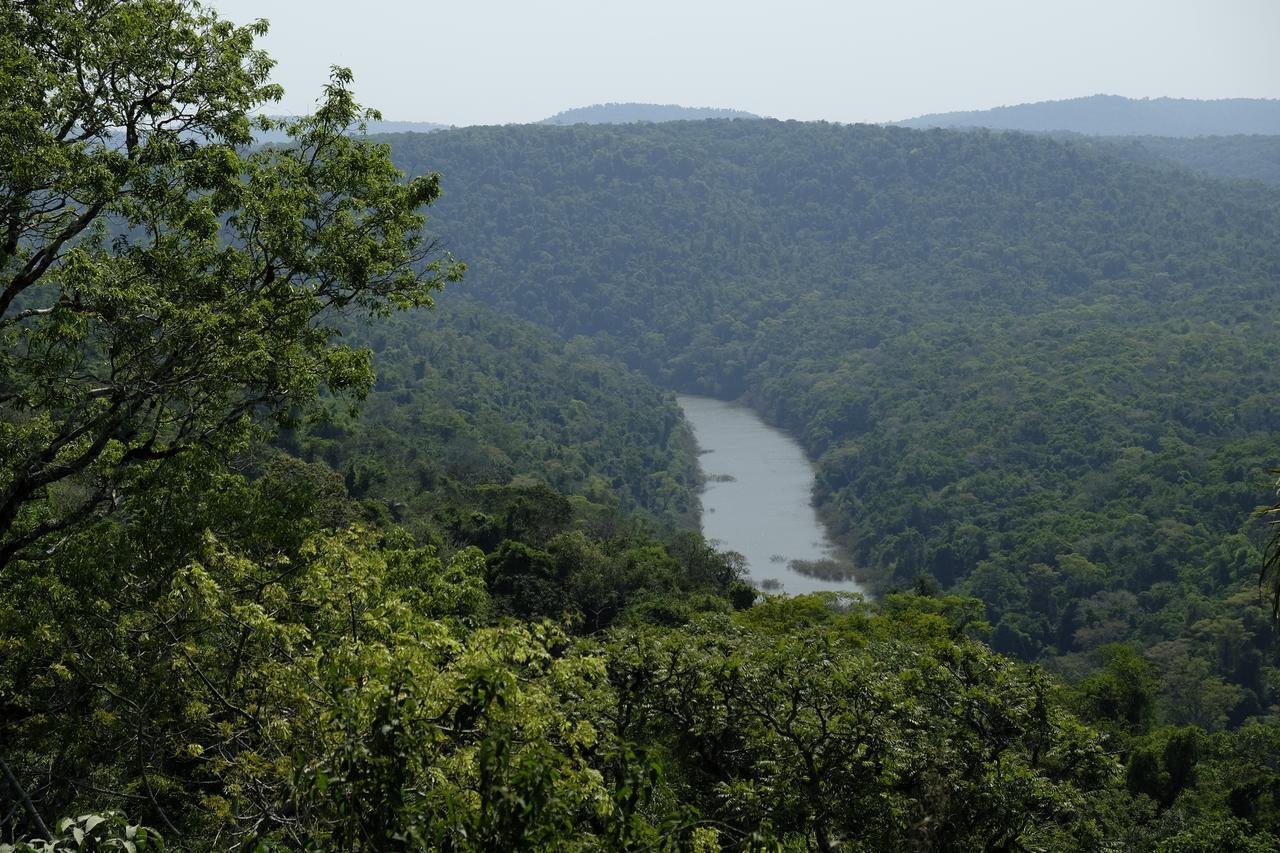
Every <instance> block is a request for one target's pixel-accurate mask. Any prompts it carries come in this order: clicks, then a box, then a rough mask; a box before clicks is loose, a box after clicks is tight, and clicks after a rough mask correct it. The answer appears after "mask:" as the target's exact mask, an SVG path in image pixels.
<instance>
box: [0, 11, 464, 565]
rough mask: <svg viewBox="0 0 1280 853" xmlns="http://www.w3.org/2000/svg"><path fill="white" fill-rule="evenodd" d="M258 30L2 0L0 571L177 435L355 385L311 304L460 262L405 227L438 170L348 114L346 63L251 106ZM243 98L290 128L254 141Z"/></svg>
mask: <svg viewBox="0 0 1280 853" xmlns="http://www.w3.org/2000/svg"><path fill="white" fill-rule="evenodd" d="M265 30H266V23H265V22H262V21H259V22H257V23H255V24H252V25H250V26H247V27H237V26H233V25H232V24H230V23H228V22H226V21H222V20H219V19H218V18H217V15H216V14H215V13H214V12H212V11H209V10H206V9H203V8H202V7H201V6H199V5H198V4H197V3H194V2H192V0H31V2H23V3H15V2H10V0H6V2H5V3H3V4H0V69H3V70H0V98H3V102H4V103H5V105H6V107H5V109H4V110H3V111H2V113H0V288H2V290H0V577H3V575H4V573H5V572H6V571H7V570H8V569H9V567H10V566H11V565H12V564H13V562H14V561H15V560H16V559H19V558H22V559H31V558H35V557H38V556H47V554H48V553H49V552H50V550H51V549H53V548H56V547H57V541H56V540H54V539H53V537H54V535H55V534H65V533H66V532H67V531H69V530H71V529H73V528H75V527H76V526H77V525H80V524H82V523H84V522H85V521H87V520H90V519H93V518H95V517H100V516H101V515H103V514H105V513H107V512H109V511H110V510H111V509H112V507H113V506H114V505H116V504H117V503H118V502H119V500H120V496H121V494H123V493H124V492H126V491H127V490H129V489H130V488H136V487H138V486H139V485H140V484H141V483H143V482H145V481H146V480H147V479H148V478H149V477H150V476H153V475H154V474H155V472H156V471H157V470H158V469H159V468H161V467H162V466H163V464H164V462H165V460H167V459H171V458H172V457H173V456H175V455H177V454H179V453H182V452H184V451H185V450H187V449H188V448H191V447H195V446H201V447H211V448H214V449H218V450H226V449H229V448H232V447H234V446H236V444H237V442H239V441H241V440H243V438H244V437H245V436H246V434H247V433H248V430H249V429H250V427H251V425H252V424H253V423H255V422H261V421H262V420H264V419H267V418H276V419H281V420H283V419H288V418H289V417H290V416H292V415H296V414H297V413H298V412H299V411H300V409H301V408H302V407H305V406H307V405H308V404H309V403H311V402H313V401H314V400H315V399H316V396H317V394H318V393H319V392H320V391H321V390H322V389H325V388H327V389H329V390H331V391H334V392H350V393H354V394H356V395H359V394H361V393H362V392H364V391H365V390H366V389H367V388H368V386H369V383H370V381H371V377H372V373H371V370H370V367H369V360H368V357H367V354H366V353H364V352H361V351H356V350H354V349H352V348H350V347H348V346H344V345H342V344H341V342H340V341H337V340H336V332H335V331H334V330H333V329H332V328H330V327H328V326H326V325H325V324H324V321H323V317H324V316H325V315H326V313H328V312H336V311H341V310H343V309H361V310H364V311H369V312H373V313H386V312H388V311H390V310H391V309H393V308H404V307H411V306H418V305H428V304H430V302H431V297H430V294H431V292H432V291H434V290H437V289H439V288H440V287H442V286H443V285H444V283H445V282H447V281H453V280H456V279H457V278H458V277H459V275H460V274H461V271H462V267H461V265H460V264H457V263H455V262H454V261H453V260H452V258H450V257H449V256H448V255H447V254H446V253H443V252H442V251H440V250H439V249H438V248H437V247H435V246H434V245H432V244H426V243H424V242H423V241H422V238H421V229H422V226H423V223H424V219H423V217H422V216H421V215H419V213H418V212H417V211H418V209H419V208H420V207H421V206H423V205H426V204H429V203H430V202H432V201H433V200H435V199H436V198H437V197H438V195H439V193H440V183H439V176H438V175H437V174H434V173H432V174H428V175H425V176H421V177H417V178H414V179H412V180H407V181H405V180H402V175H401V174H400V173H399V172H398V171H397V170H396V169H395V168H394V167H393V166H392V164H391V161H390V157H389V153H388V151H387V149H386V148H385V146H379V145H374V144H372V143H370V142H369V141H368V140H367V139H364V138H362V137H359V136H356V137H352V136H349V135H348V131H349V130H350V129H352V127H353V126H356V127H362V126H363V125H362V122H363V121H364V120H365V119H368V118H373V117H376V113H373V112H372V111H364V110H362V109H361V108H360V107H359V106H358V105H357V104H356V102H355V100H354V98H353V97H352V94H351V91H350V88H349V87H350V83H351V74H350V72H349V71H347V70H345V69H340V68H335V69H334V71H333V75H332V79H331V82H330V84H329V85H328V86H327V87H326V88H325V91H324V96H323V98H322V99H321V101H320V103H319V106H318V109H317V111H316V113H315V115H314V116H311V117H308V118H304V119H301V120H296V121H288V122H271V121H267V120H264V119H252V118H251V116H250V113H251V111H252V110H254V109H255V108H257V107H259V106H261V105H263V104H266V103H270V102H272V101H275V100H278V99H279V97H280V95H281V89H280V87H278V86H276V85H274V84H272V83H270V82H269V77H268V75H269V73H270V70H271V67H272V61H271V60H270V59H269V58H268V57H267V56H266V55H265V54H264V53H262V52H261V51H258V50H255V49H254V47H253V40H254V38H255V37H256V36H260V35H262V34H263V33H264V32H265ZM255 122H256V123H257V124H258V125H259V126H260V127H262V128H268V127H274V128H279V129H283V130H285V131H286V132H287V133H288V136H289V139H290V142H289V143H288V144H287V145H283V146H274V147H269V148H261V149H258V150H254V151H247V146H248V145H249V144H250V143H251V142H252V134H251V131H252V128H253V125H254V123H255ZM51 543H52V544H51Z"/></svg>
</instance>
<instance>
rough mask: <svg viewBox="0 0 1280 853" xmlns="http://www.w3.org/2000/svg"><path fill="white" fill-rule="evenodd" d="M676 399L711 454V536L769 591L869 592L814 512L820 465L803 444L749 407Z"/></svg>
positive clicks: (705, 528)
mask: <svg viewBox="0 0 1280 853" xmlns="http://www.w3.org/2000/svg"><path fill="white" fill-rule="evenodd" d="M676 399H677V400H678V401H679V403H680V407H681V408H682V409H684V414H685V417H686V418H688V420H689V423H690V424H691V425H692V426H693V432H694V436H695V437H696V438H697V440H698V446H699V447H700V448H701V449H702V451H703V453H702V455H701V456H700V457H699V461H700V462H701V465H702V474H703V477H704V478H705V479H706V482H707V485H706V489H705V490H704V491H703V493H702V533H703V535H704V536H706V537H707V538H708V539H712V540H716V541H717V542H718V544H719V546H720V547H722V548H726V549H729V550H732V551H737V552H738V553H740V554H742V556H743V557H745V558H746V560H747V567H748V569H749V570H750V572H751V578H752V580H753V581H754V582H755V584H756V585H757V586H758V587H760V588H761V589H764V590H765V591H771V592H778V591H785V592H788V593H791V594H792V595H797V594H800V593H806V592H815V591H818V590H846V591H848V590H854V591H861V587H860V586H859V585H858V583H857V581H856V580H854V579H853V577H852V572H851V567H850V565H849V562H848V561H847V559H844V557H843V555H842V554H841V553H840V552H839V550H838V549H837V548H836V547H835V546H834V545H833V544H832V543H831V541H830V540H829V539H828V538H827V533H826V530H824V529H823V527H822V524H821V523H820V522H819V520H818V516H817V513H816V512H815V511H814V508H813V504H812V502H811V501H812V488H813V466H812V465H810V464H809V460H808V459H806V458H805V455H804V452H803V451H802V450H801V449H800V445H798V444H797V443H796V442H795V441H794V440H793V439H792V438H791V437H790V436H788V435H787V434H786V433H784V432H782V431H781V430H776V429H773V428H772V427H770V426H768V425H767V424H765V423H764V421H762V420H760V418H759V417H757V416H756V414H755V413H754V412H752V411H751V410H750V409H748V408H745V407H743V406H739V405H736V404H733V403H726V402H724V401H723V400H713V399H711V398H709V397H696V396H692V395H680V396H678V397H677V398H676Z"/></svg>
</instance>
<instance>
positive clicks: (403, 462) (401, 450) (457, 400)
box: [279, 300, 698, 537]
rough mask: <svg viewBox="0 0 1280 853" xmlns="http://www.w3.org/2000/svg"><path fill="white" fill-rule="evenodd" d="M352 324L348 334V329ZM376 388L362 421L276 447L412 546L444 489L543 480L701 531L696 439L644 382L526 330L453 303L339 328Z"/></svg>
mask: <svg viewBox="0 0 1280 853" xmlns="http://www.w3.org/2000/svg"><path fill="white" fill-rule="evenodd" d="M353 325H354V324H353ZM345 337H346V340H347V341H348V343H350V344H351V345H353V346H361V345H364V346H367V347H369V348H370V349H371V350H372V352H373V357H374V358H375V359H376V360H377V365H378V379H377V382H376V383H375V384H374V386H373V388H372V390H371V392H370V394H369V396H368V398H367V399H366V400H365V401H364V403H363V405H362V406H361V411H360V415H359V417H358V418H356V417H353V416H351V415H349V414H346V413H344V412H343V411H341V410H337V407H336V406H335V407H334V408H335V411H333V413H332V417H330V418H329V419H327V420H326V421H325V422H323V423H319V424H315V425H311V426H308V427H306V428H302V429H299V430H297V431H294V432H290V433H287V434H285V435H284V436H283V437H282V439H281V441H280V442H279V444H280V446H282V447H284V448H286V449H288V450H289V451H290V452H292V453H295V454H297V455H299V456H302V457H303V458H305V459H308V460H313V461H319V460H323V461H325V462H327V463H328V464H330V465H332V466H333V467H334V468H336V469H337V470H339V471H341V472H343V475H344V477H345V478H346V482H347V487H348V489H349V490H350V491H351V493H352V494H353V495H355V496H356V497H358V498H361V499H366V500H375V501H378V502H380V503H383V504H385V505H387V506H388V508H389V510H390V512H391V515H392V516H393V517H394V518H395V519H396V520H397V521H399V522H400V523H403V524H405V525H406V526H407V527H408V528H409V529H410V530H411V531H413V532H414V534H415V535H418V536H422V537H429V536H431V535H432V532H431V531H430V529H429V527H428V526H426V525H425V524H424V522H425V521H427V520H428V519H429V518H431V517H432V516H433V515H435V514H437V510H438V507H436V506H434V504H436V503H438V501H437V500H436V498H435V497H434V495H435V494H436V493H437V492H438V491H441V490H443V489H444V488H445V486H446V483H449V482H452V483H454V484H456V486H457V487H459V488H464V489H465V488H467V487H471V486H478V485H481V484H485V483H498V484H508V483H511V482H513V481H517V482H525V483H528V482H532V481H538V482H542V483H545V484H547V485H548V486H550V487H551V488H552V489H554V490H555V491H557V492H562V493H566V494H574V495H579V496H581V497H583V498H585V499H586V500H587V501H589V502H591V503H592V504H596V505H598V506H601V507H611V508H614V509H617V510H621V511H623V512H626V513H639V514H644V515H646V516H648V517H650V518H652V519H654V520H655V521H657V522H659V523H661V524H665V525H674V526H680V527H691V526H693V525H694V524H695V523H696V513H695V511H696V508H697V501H696V498H695V497H694V495H693V491H694V489H695V488H696V486H697V483H698V474H697V467H696V461H695V457H694V454H693V439H692V437H691V436H690V434H689V431H688V427H687V426H686V425H685V424H684V421H683V420H682V418H681V417H680V411H679V409H678V407H677V406H676V404H675V401H674V400H673V399H671V396H670V395H669V394H665V393H664V392H662V391H660V390H659V389H657V388H655V387H653V386H652V385H651V384H650V383H649V382H647V381H646V380H645V379H643V378H642V377H640V376H638V375H636V374H634V373H631V372H629V371H626V370H623V369H620V368H619V367H617V366H616V365H613V364H609V363H607V362H605V361H603V360H601V359H599V358H596V357H594V356H591V355H589V354H587V353H584V352H582V351H581V350H580V348H575V347H572V346H570V347H566V346H565V345H564V344H563V342H560V341H558V340H556V339H555V338H554V337H553V336H552V335H550V334H548V333H547V332H546V331H545V330H542V329H540V328H538V327H536V326H534V325H532V324H530V323H527V322H521V321H519V320H516V319H514V318H510V317H505V316H503V315H501V314H498V313H497V312H494V311H492V310H491V309H487V308H485V307H484V306H482V305H478V304H476V303H473V302H466V301H459V300H453V301H450V302H449V304H447V305H440V306H439V307H437V308H436V309H435V310H433V311H431V312H430V313H429V314H428V313H427V312H406V313H404V314H402V315H399V316H396V317H392V318H388V319H386V320H382V321H379V322H378V323H377V324H376V325H373V326H369V325H366V324H360V325H358V326H355V327H354V328H349V329H347V330H346V335H345Z"/></svg>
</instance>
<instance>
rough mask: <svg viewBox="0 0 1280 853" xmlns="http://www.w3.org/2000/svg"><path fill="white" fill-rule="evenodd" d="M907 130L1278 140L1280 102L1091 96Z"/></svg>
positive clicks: (940, 117)
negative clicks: (978, 129) (984, 129)
mask: <svg viewBox="0 0 1280 853" xmlns="http://www.w3.org/2000/svg"><path fill="white" fill-rule="evenodd" d="M898 124H899V125H901V126H903V127H914V128H930V127H954V128H973V127H988V128H991V129H993V130H1029V131H1039V132H1045V131H1055V130H1072V131H1075V132H1077V133H1090V134H1099V135H1103V136H1187V137H1194V136H1221V135H1230V134H1237V133H1239V134H1267V135H1274V134H1280V101H1277V100H1268V99H1264V98H1220V99H1217V100H1194V99H1190V98H1123V97H1120V96H1119V95H1090V96H1089V97H1086V98H1069V99H1067V100H1062V101H1040V102H1038V103H1034V104H1016V105H1013V106H1004V107H995V108H994V109H990V110H973V111H964V112H953V113H935V114H933V115H925V116H920V117H918V118H912V119H906V120H905V121H900V122H898Z"/></svg>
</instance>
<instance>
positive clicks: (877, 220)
mask: <svg viewBox="0 0 1280 853" xmlns="http://www.w3.org/2000/svg"><path fill="white" fill-rule="evenodd" d="M392 141H393V149H394V155H395V157H396V158H397V159H398V161H399V163H400V164H401V166H402V167H404V168H406V169H407V170H408V171H410V172H415V171H422V170H423V169H424V168H426V167H427V166H428V165H429V166H430V167H431V168H433V169H441V170H443V171H445V172H446V173H447V174H448V175H449V176H450V178H449V182H448V186H447V193H446V197H445V199H444V200H443V201H442V202H441V203H440V205H439V210H438V213H437V215H436V217H435V219H434V220H433V224H434V226H435V228H436V229H437V231H438V233H439V234H440V235H441V237H442V238H443V239H445V240H446V241H447V243H448V245H450V246H451V247H453V248H454V250H455V251H456V252H457V253H458V254H459V256H460V257H463V258H465V259H466V260H467V261H468V262H469V263H470V264H471V272H470V274H469V289H470V290H471V292H472V293H475V294H479V295H481V296H482V297H483V298H485V299H487V300H489V301H491V302H493V303H494V304H496V305H499V306H501V307H503V308H505V309H507V310H510V311H513V312H517V313H520V314H522V315H523V316H526V317H529V318H531V319H534V320H536V321H538V322H540V323H542V324H544V325H547V326H549V327H551V328H553V329H555V330H557V331H559V332H561V333H563V334H566V335H590V336H593V339H594V340H595V342H596V346H597V347H598V348H599V349H600V350H601V351H603V352H606V353H608V354H610V355H612V356H615V357H618V358H621V359H624V360H625V361H626V362H627V363H628V364H630V365H632V366H634V367H638V368H640V369H642V370H644V371H646V372H647V373H648V374H649V375H650V376H652V377H654V378H655V379H656V380H658V381H659V382H661V383H663V384H665V385H667V386H669V387H673V388H677V389H681V390H690V391H698V392H701V393H708V394H713V395H719V396H723V397H743V396H745V397H746V398H747V399H749V400H750V401H751V402H752V403H753V404H754V405H755V406H756V407H757V408H758V409H759V410H760V411H762V412H763V413H764V414H765V415H766V416H767V417H768V418H769V419H771V420H772V421H774V422H775V423H778V424H780V425H782V426H785V427H787V428H788V429H790V430H792V431H793V432H795V433H796V434H797V435H798V436H800V437H801V439H802V441H803V442H804V444H805V446H806V447H807V449H808V450H809V452H810V453H811V454H812V455H813V456H814V457H815V458H816V459H817V460H818V461H819V496H820V498H821V503H822V507H823V509H824V511H825V512H826V513H827V515H828V517H829V518H830V519H831V520H832V522H833V524H834V525H835V527H836V529H837V530H838V531H839V532H840V533H841V534H842V535H843V537H844V538H845V539H846V541H847V542H849V543H850V544H851V545H852V547H853V549H854V552H855V554H856V555H857V557H858V558H859V559H860V561H861V562H862V565H863V566H864V568H865V569H866V570H867V571H868V572H870V573H871V574H872V575H873V576H876V577H878V578H879V579H880V581H881V583H882V585H886V586H888V585H894V584H903V583H909V582H913V581H914V579H916V578H918V577H920V576H927V577H932V578H933V579H935V580H936V581H938V582H939V583H941V584H942V585H943V586H945V587H948V588H955V589H961V590H965V591H970V592H973V593H975V594H978V595H981V596H982V597H983V598H984V600H985V601H986V602H987V604H988V607H989V608H990V615H991V617H992V619H993V621H994V622H995V623H997V630H996V635H995V638H994V642H995V644H996V646H997V648H1000V649H1003V650H1006V651H1011V652H1016V653H1019V654H1021V655H1023V656H1025V657H1029V658H1040V659H1045V660H1049V659H1058V663H1057V665H1058V666H1062V667H1066V668H1067V669H1068V670H1076V669H1078V668H1080V667H1083V668H1084V669H1088V668H1089V667H1091V666H1092V665H1094V664H1093V663H1089V661H1094V662H1095V663H1096V661H1097V658H1096V654H1097V650H1098V649H1099V648H1100V647H1101V646H1102V645H1104V644H1106V643H1108V642H1114V641H1122V640H1135V641H1138V642H1140V643H1142V644H1144V645H1148V646H1151V645H1154V644H1158V643H1162V642H1166V641H1173V642H1176V643H1180V644H1181V645H1178V646H1176V647H1168V648H1164V652H1166V653H1167V654H1168V659H1167V660H1166V661H1165V662H1164V665H1165V666H1167V667H1168V668H1169V669H1170V671H1173V670H1176V669H1177V668H1178V667H1182V666H1184V665H1185V663H1186V661H1187V660H1203V661H1205V662H1206V664H1207V665H1208V666H1210V668H1211V670H1212V672H1213V673H1214V677H1215V678H1221V679H1224V680H1225V682H1226V683H1228V684H1230V685H1232V686H1233V692H1228V693H1226V694H1222V695H1221V696H1220V697H1219V699H1218V700H1216V704H1215V703H1209V705H1208V706H1204V707H1203V708H1201V710H1197V711H1193V712H1188V713H1191V715H1192V717H1194V718H1195V720H1196V721H1199V722H1202V723H1206V724H1209V725H1220V724H1221V723H1222V722H1223V721H1225V720H1227V719H1233V720H1238V719H1241V718H1243V716H1245V715H1247V714H1248V713H1250V712H1252V711H1255V710H1257V709H1259V708H1262V707H1266V706H1267V705H1269V704H1270V703H1271V701H1273V700H1272V694H1271V690H1272V688H1270V687H1268V686H1267V684H1266V683H1265V678H1264V677H1263V674H1262V669H1261V664H1260V662H1259V656H1260V655H1261V654H1263V653H1264V651H1266V650H1268V649H1272V648H1273V646H1272V644H1273V641H1274V638H1273V634H1272V633H1271V631H1270V629H1269V628H1267V626H1266V625H1265V622H1264V620H1262V619H1261V618H1260V617H1259V615H1258V613H1260V611H1258V612H1255V610H1254V609H1253V604H1251V603H1250V602H1253V601H1256V576H1255V573H1256V568H1257V565H1258V554H1257V552H1256V548H1255V542H1254V541H1253V540H1252V539H1251V538H1250V535H1249V534H1250V531H1252V530H1253V527H1252V523H1251V521H1250V511H1251V510H1252V509H1253V508H1254V507H1255V506H1256V505H1258V504H1260V503H1263V502H1264V501H1265V500H1266V498H1267V496H1268V493H1269V485H1270V481H1269V477H1268V476H1267V475H1266V473H1265V472H1266V470H1267V468H1268V467H1269V466H1270V465H1272V464H1273V463H1274V459H1275V456H1276V452H1277V451H1276V443H1275V440H1274V435H1275V432H1276V430H1277V429H1280V413H1278V410H1277V409H1276V407H1275V406H1274V405H1273V404H1272V401H1274V400H1275V399H1276V396H1277V393H1278V392H1280V378H1277V377H1276V375H1275V371H1274V370H1273V369H1272V365H1274V364H1275V363H1276V360H1277V357H1280V338H1278V337H1277V335H1276V334H1275V328H1276V322H1277V321H1278V320H1280V303H1277V300H1276V299H1275V296H1276V288H1277V282H1278V281H1280V248H1278V247H1277V245H1276V243H1275V241H1274V240H1273V239H1272V235H1274V234H1275V233H1277V229H1278V228H1280V196H1278V195H1277V194H1275V193H1274V192H1271V191H1268V190H1266V189H1264V188H1262V187H1260V186H1252V187H1251V186H1228V185H1225V184H1219V183H1216V182H1213V181H1210V180H1207V179H1198V178H1195V177H1193V176H1186V175H1171V174H1170V173H1168V172H1167V170H1162V171H1156V170H1149V169H1144V168H1142V167H1140V166H1137V165H1134V164H1130V163H1125V162H1122V161H1119V160H1117V159H1115V158H1111V157H1108V156H1105V155H1104V154H1102V153H1100V152H1097V151H1093V150H1089V149H1085V148H1081V147H1078V146H1074V145H1072V144H1068V143H1061V142H1056V141H1053V140H1049V139H1043V138H1032V137H1027V136H1021V135H1000V134H994V135H993V134H985V133H976V134H975V133H967V134H961V133H948V132H942V131H932V132H919V131H911V130H904V129H899V128H879V127H865V126H855V127H838V126H831V125H824V124H797V123H777V122H753V123H735V122H711V123H706V124H699V125H669V126H653V127H640V128H588V127H574V128H533V127H512V128H474V129H469V130H463V131H453V132H446V133H442V134H436V135H432V136H429V137H423V136H408V137H395V138H392ZM1242 531H1244V532H1245V535H1240V534H1241V532H1242ZM1249 590H1254V592H1255V595H1254V596H1253V598H1249V597H1248V596H1243V597H1240V598H1232V594H1233V593H1234V592H1235V591H1241V592H1242V595H1243V592H1247V591H1249ZM1206 620H1208V621H1206ZM1213 620H1219V621H1217V622H1215V621H1213ZM1228 623H1229V624H1230V625H1232V626H1236V627H1237V628H1239V630H1238V631H1236V630H1235V628H1231V629H1228V628H1226V627H1223V626H1224V625H1227V624H1228ZM1197 626H1198V627H1197ZM1220 630H1232V631H1235V633H1234V634H1233V636H1234V637H1235V639H1233V640H1231V641H1229V642H1231V643H1233V644H1234V645H1235V646H1236V647H1237V649H1236V650H1237V651H1238V655H1237V654H1234V653H1233V656H1232V658H1231V660H1230V661H1228V660H1225V659H1219V657H1218V656H1217V653H1216V652H1214V651H1213V649H1214V647H1215V646H1214V643H1215V642H1216V639H1215V638H1217V633H1215V632H1218V631H1220ZM1196 689H1199V687H1197V688H1196ZM1206 689H1207V688H1206ZM1166 699H1167V701H1168V702H1170V703H1175V702H1178V701H1181V700H1178V699H1177V698H1176V697H1173V696H1172V695H1170V696H1168V697H1166Z"/></svg>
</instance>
